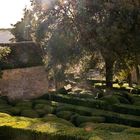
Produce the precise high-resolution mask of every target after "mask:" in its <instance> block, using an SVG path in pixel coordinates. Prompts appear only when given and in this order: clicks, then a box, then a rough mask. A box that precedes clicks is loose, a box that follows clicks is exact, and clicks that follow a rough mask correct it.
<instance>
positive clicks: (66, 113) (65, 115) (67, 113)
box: [56, 111, 75, 120]
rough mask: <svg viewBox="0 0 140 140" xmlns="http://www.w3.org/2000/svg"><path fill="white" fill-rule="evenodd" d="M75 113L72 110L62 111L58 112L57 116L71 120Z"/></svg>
mask: <svg viewBox="0 0 140 140" xmlns="http://www.w3.org/2000/svg"><path fill="white" fill-rule="evenodd" d="M74 114H75V113H74V112H72V111H60V112H57V113H56V115H57V117H60V118H63V119H65V120H70V119H71V116H72V115H74Z"/></svg>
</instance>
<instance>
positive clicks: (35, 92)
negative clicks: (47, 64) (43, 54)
mask: <svg viewBox="0 0 140 140" xmlns="http://www.w3.org/2000/svg"><path fill="white" fill-rule="evenodd" d="M47 90H48V80H47V73H46V72H45V68H44V67H43V66H36V67H30V68H21V69H10V70H4V71H3V76H2V79H0V95H2V96H8V97H9V98H10V99H30V98H35V97H38V96H40V95H42V94H44V93H46V92H47Z"/></svg>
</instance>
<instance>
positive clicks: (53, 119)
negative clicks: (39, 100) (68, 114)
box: [41, 115, 74, 126]
mask: <svg viewBox="0 0 140 140" xmlns="http://www.w3.org/2000/svg"><path fill="white" fill-rule="evenodd" d="M41 120H42V121H44V122H51V123H59V124H61V125H66V126H74V125H73V124H72V123H71V122H69V121H67V120H65V119H62V118H58V117H57V116H55V115H54V116H52V115H51V116H49V115H47V116H46V117H43V118H42V119H41Z"/></svg>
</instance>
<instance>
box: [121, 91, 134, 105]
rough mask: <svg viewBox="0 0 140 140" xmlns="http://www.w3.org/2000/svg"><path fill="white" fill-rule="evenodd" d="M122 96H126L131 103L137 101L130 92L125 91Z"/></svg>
mask: <svg viewBox="0 0 140 140" xmlns="http://www.w3.org/2000/svg"><path fill="white" fill-rule="evenodd" d="M120 95H121V96H122V97H124V98H126V99H127V100H128V101H129V102H130V103H131V104H133V103H134V102H135V100H134V98H133V96H132V95H131V94H130V93H127V92H123V93H121V94H120Z"/></svg>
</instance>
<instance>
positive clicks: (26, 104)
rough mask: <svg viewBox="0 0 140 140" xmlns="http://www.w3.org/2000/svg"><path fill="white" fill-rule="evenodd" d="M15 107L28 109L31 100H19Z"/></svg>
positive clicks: (30, 105)
mask: <svg viewBox="0 0 140 140" xmlns="http://www.w3.org/2000/svg"><path fill="white" fill-rule="evenodd" d="M16 107H19V108H20V109H28V108H29V109H30V108H32V102H31V101H20V102H18V103H16Z"/></svg>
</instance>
